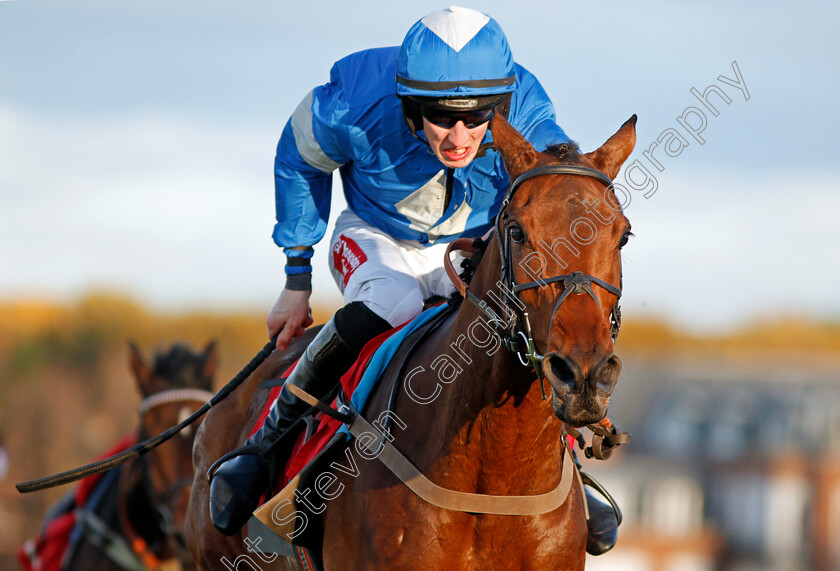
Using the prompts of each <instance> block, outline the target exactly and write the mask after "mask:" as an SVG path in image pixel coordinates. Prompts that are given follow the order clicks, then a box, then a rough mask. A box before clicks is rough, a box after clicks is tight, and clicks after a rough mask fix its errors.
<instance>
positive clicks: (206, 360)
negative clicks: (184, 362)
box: [201, 339, 219, 384]
mask: <svg viewBox="0 0 840 571" xmlns="http://www.w3.org/2000/svg"><path fill="white" fill-rule="evenodd" d="M216 346H217V343H216V340H215V339H214V340H212V341H210V342H209V343H208V344H207V347H205V349H204V355H203V356H202V359H201V378H203V379H207V380H208V381H210V382H211V384H212V381H213V377H215V376H216V369H217V368H218V367H219V351H218V350H217V349H216Z"/></svg>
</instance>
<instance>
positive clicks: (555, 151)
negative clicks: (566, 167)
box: [545, 141, 580, 164]
mask: <svg viewBox="0 0 840 571" xmlns="http://www.w3.org/2000/svg"><path fill="white" fill-rule="evenodd" d="M545 152H546V153H547V154H549V155H552V156H554V157H555V158H556V159H558V160H560V162H562V163H564V164H573V163H576V162H578V160H579V159H580V147H578V144H577V143H575V142H574V141H567V142H565V143H559V144H556V145H551V146H549V147H548V148H547V149H546V150H545Z"/></svg>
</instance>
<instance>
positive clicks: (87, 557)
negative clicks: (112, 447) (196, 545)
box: [62, 342, 218, 571]
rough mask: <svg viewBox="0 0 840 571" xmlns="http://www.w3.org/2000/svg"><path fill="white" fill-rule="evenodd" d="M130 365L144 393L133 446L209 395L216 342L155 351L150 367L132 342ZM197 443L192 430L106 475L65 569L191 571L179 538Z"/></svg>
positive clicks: (81, 520)
mask: <svg viewBox="0 0 840 571" xmlns="http://www.w3.org/2000/svg"><path fill="white" fill-rule="evenodd" d="M129 363H130V367H131V370H132V372H133V374H134V378H135V381H136V384H137V388H138V389H139V391H140V394H141V396H142V400H141V403H140V405H139V407H138V413H139V422H140V423H139V425H138V428H137V431H136V433H135V435H134V438H133V439H131V438H129V439H128V440H131V444H134V443H135V442H141V441H143V440H145V439H146V438H148V437H150V436H153V435H156V434H159V433H160V432H162V431H163V430H165V429H167V428H169V427H170V426H173V425H175V424H177V423H178V422H179V421H180V420H182V419H183V418H185V417H187V416H189V415H190V414H192V413H193V412H194V411H195V410H196V409H198V408H199V407H200V406H201V405H202V404H203V403H204V402H206V401H207V400H209V399H210V398H212V396H213V393H212V392H211V390H212V388H213V386H212V385H213V377H214V375H215V373H216V368H217V364H218V356H217V349H216V343H215V342H210V343H209V344H208V345H207V346H206V348H205V349H204V351H202V352H195V351H193V350H192V349H191V348H190V347H188V346H187V345H185V344H183V343H176V344H174V345H172V346H171V347H170V348H169V350H168V351H166V352H161V351H158V352H156V354H155V357H154V362H153V364H152V365H151V366H149V365H148V364H147V363H146V361H145V359H144V358H143V356H142V354H141V352H140V350H139V349H138V347H137V346H136V345H135V344H134V343H133V342H130V343H129ZM194 438H195V431H194V430H192V429H188V430H185V431H182V432H180V433H179V434H178V435H177V436H176V437H175V438H172V439H170V440H169V441H167V442H165V443H164V444H162V445H161V446H159V447H158V448H156V449H154V450H152V451H151V452H149V453H147V454H145V455H143V456H140V457H139V458H138V459H137V460H134V461H132V462H130V463H127V464H125V465H123V466H120V467H118V468H114V469H112V470H110V471H108V472H105V473H104V474H103V475H102V477H101V480H100V481H99V482H98V483H97V484H96V486H95V487H94V488H93V491H92V492H91V494H90V498H91V503H93V501H92V500H93V498H94V497H95V498H96V500H95V505H92V506H90V507H89V508H82V509H81V510H77V514H78V515H77V518H76V529H77V530H79V531H74V533H78V540H77V541H74V542H72V543H71V547H70V550H71V551H70V552H69V553H68V554H67V555H66V556H65V562H66V563H65V565H64V566H63V567H62V569H63V570H65V571H72V570H80V571H82V570H84V571H88V570H90V569H96V570H97V571H110V570H114V571H122V570H129V571H139V570H144V569H149V570H157V569H174V568H180V569H183V570H188V569H195V566H194V564H193V562H192V557H191V556H190V554H189V552H188V550H187V548H186V542H185V540H184V535H183V529H184V518H185V514H186V509H187V502H188V499H189V492H190V487H191V485H192V480H193V469H192V445H193V440H194Z"/></svg>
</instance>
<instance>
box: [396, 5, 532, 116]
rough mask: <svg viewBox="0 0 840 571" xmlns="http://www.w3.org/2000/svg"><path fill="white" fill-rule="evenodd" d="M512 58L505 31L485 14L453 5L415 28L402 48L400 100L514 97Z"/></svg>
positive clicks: (398, 84)
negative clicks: (510, 94)
mask: <svg viewBox="0 0 840 571" xmlns="http://www.w3.org/2000/svg"><path fill="white" fill-rule="evenodd" d="M515 83H516V67H515V63H514V61H513V54H512V53H511V50H510V46H509V45H508V41H507V38H506V37H505V34H504V32H503V31H502V28H501V27H500V26H499V24H498V23H497V22H496V20H494V19H493V18H491V17H490V16H487V15H486V14H483V13H481V12H478V11H476V10H471V9H469V8H461V7H459V6H452V7H451V8H447V9H445V10H439V11H436V12H432V13H431V14H428V15H427V16H425V17H424V18H423V19H422V20H420V21H419V22H417V23H416V24H414V26H412V27H411V29H410V30H409V31H408V34H406V36H405V39H404V40H403V43H402V46H401V47H400V54H399V60H398V63H397V95H399V96H401V97H410V98H424V99H425V98H440V99H444V100H445V99H447V98H457V99H464V98H467V99H469V98H475V99H477V100H483V102H484V101H487V100H488V99H490V98H489V97H487V96H499V95H504V94H508V93H511V92H512V91H513V90H514V88H515Z"/></svg>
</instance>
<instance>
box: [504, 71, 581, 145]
mask: <svg viewBox="0 0 840 571" xmlns="http://www.w3.org/2000/svg"><path fill="white" fill-rule="evenodd" d="M510 117H511V119H512V120H511V125H513V126H514V127H515V128H516V130H517V131H519V132H520V133H521V134H522V136H523V137H525V138H526V139H528V141H529V142H530V143H531V144H532V145H534V148H536V149H537V150H538V151H544V150H545V149H547V148H548V147H549V146H550V145H556V144H560V143H566V142H568V141H569V137H568V136H567V135H566V133H565V132H564V131H563V129H562V128H561V127H560V125H558V124H557V118H556V116H555V113H554V105H553V104H552V103H551V99H549V97H548V94H546V92H545V90H544V89H543V86H542V85H540V82H539V81H538V80H537V78H536V77H535V76H534V75H533V74H532V73H531V72H529V71H528V70H527V69H525V68H524V67H522V66H521V65H518V64H517V70H516V92H515V95H514V97H513V99H512V100H511V112H510Z"/></svg>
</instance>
